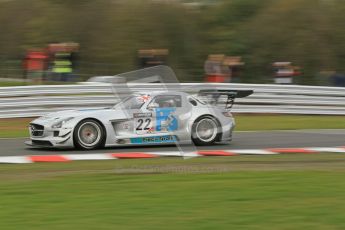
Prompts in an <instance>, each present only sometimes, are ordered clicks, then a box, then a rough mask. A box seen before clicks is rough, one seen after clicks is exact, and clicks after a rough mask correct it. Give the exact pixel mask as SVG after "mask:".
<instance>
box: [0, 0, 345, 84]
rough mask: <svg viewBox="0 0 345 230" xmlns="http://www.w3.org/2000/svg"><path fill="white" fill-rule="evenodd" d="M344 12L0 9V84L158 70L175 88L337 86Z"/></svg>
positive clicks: (253, 7) (248, 0)
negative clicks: (172, 76)
mask: <svg viewBox="0 0 345 230" xmlns="http://www.w3.org/2000/svg"><path fill="white" fill-rule="evenodd" d="M344 12H345V2H344V1H343V0H289V1H286V0H199V1H197V0H194V1H192V0H190V1H187V0H186V1H183V0H145V1H144V0H73V1H64V0H31V1H23V0H0V31H1V37H0V78H1V81H2V82H30V84H42V83H46V82H76V81H84V80H87V79H88V78H90V77H93V76H104V75H115V74H117V73H121V72H126V71H130V70H134V69H138V68H143V67H147V66H153V65H158V64H166V65H169V66H171V67H172V68H173V69H174V70H175V71H176V73H177V76H178V77H179V79H180V81H182V82H205V81H207V82H243V83H277V84H291V83H293V84H307V85H334V86H345V76H344V73H345V65H344V64H345V63H344V62H345V42H344V40H345V29H344V28H345V27H344V26H345V15H344ZM3 84H6V83H3ZM8 84H10V83H8ZM13 84H22V83H13Z"/></svg>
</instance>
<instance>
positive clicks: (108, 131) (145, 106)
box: [26, 90, 253, 149]
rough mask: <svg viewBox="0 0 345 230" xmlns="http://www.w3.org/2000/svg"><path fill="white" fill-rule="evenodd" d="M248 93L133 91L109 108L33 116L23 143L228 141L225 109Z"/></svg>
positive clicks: (230, 125)
mask: <svg viewBox="0 0 345 230" xmlns="http://www.w3.org/2000/svg"><path fill="white" fill-rule="evenodd" d="M252 93H253V91H251V90H200V91H199V94H198V95H196V96H192V95H189V94H187V93H184V92H176V91H167V92H153V93H135V94H133V95H131V96H129V97H127V98H125V99H123V100H122V101H121V102H119V103H117V104H116V105H115V106H114V107H112V108H106V109H85V110H66V111H61V112H55V113H51V114H48V115H46V116H43V117H40V118H37V119H35V120H33V121H32V122H31V123H30V126H29V130H30V139H31V140H30V141H27V142H26V144H28V145H30V146H37V147H55V148H79V149H97V148H102V147H110V146H123V145H150V144H172V143H175V142H178V143H194V144H196V145H211V144H213V143H216V142H229V141H231V139H232V132H233V129H234V127H235V121H234V118H233V117H232V115H231V113H230V112H229V108H230V107H231V106H232V104H233V102H234V99H235V98H236V97H246V96H248V95H250V94H252ZM201 98H203V99H204V100H206V101H208V103H206V102H204V100H202V99H201ZM219 103H221V104H222V106H219Z"/></svg>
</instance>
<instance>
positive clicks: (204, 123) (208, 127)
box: [192, 116, 219, 145]
mask: <svg viewBox="0 0 345 230" xmlns="http://www.w3.org/2000/svg"><path fill="white" fill-rule="evenodd" d="M218 130H219V126H218V122H217V121H216V119H215V118H213V117H208V116H206V117H201V118H199V119H197V120H196V121H195V122H194V124H193V127H192V140H193V142H194V144H196V145H211V144H213V143H214V142H215V141H216V140H217V138H218V133H219V131H218Z"/></svg>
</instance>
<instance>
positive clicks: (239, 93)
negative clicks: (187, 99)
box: [198, 89, 254, 109]
mask: <svg viewBox="0 0 345 230" xmlns="http://www.w3.org/2000/svg"><path fill="white" fill-rule="evenodd" d="M253 93H254V91H253V90H228V89H203V90H200V91H199V93H198V96H200V97H208V98H210V97H211V101H210V103H211V104H215V105H217V104H219V102H221V101H220V99H221V98H222V96H223V97H225V108H226V109H230V108H231V107H232V106H233V105H234V102H235V98H243V97H248V96H249V95H251V94H253Z"/></svg>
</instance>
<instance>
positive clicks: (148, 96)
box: [138, 95, 151, 103]
mask: <svg viewBox="0 0 345 230" xmlns="http://www.w3.org/2000/svg"><path fill="white" fill-rule="evenodd" d="M150 98H151V97H150V95H142V96H140V97H138V100H139V101H140V102H144V103H145V102H147V101H148V100H150Z"/></svg>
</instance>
